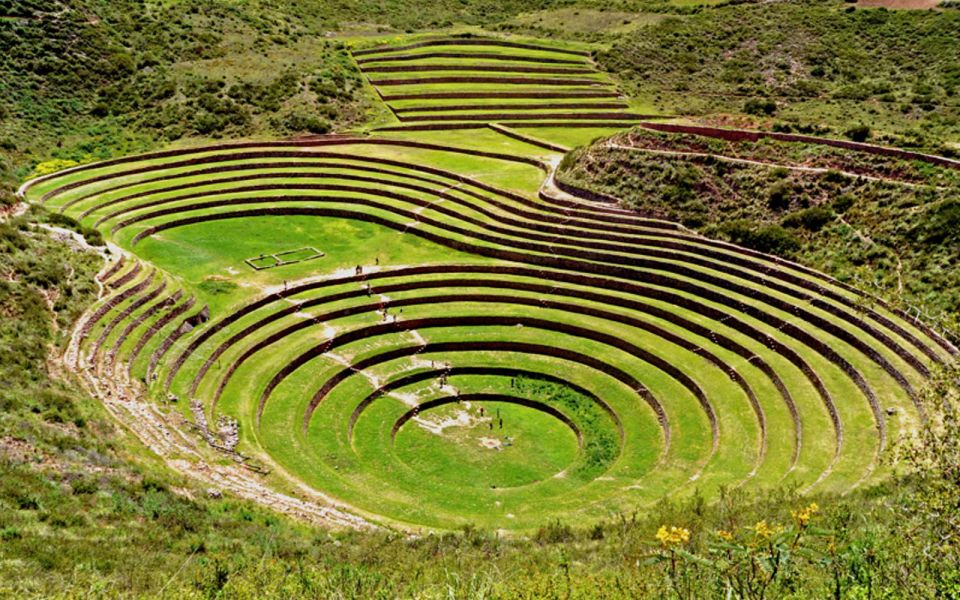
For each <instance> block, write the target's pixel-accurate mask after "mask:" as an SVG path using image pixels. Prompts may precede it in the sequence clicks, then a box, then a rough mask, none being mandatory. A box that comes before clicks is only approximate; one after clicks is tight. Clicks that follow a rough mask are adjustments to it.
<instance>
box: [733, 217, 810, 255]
mask: <svg viewBox="0 0 960 600" xmlns="http://www.w3.org/2000/svg"><path fill="white" fill-rule="evenodd" d="M716 233H717V234H719V235H720V236H721V237H723V238H725V239H727V240H729V241H731V242H733V243H734V244H739V245H741V246H745V247H747V248H751V249H753V250H758V251H760V252H766V253H769V254H777V255H780V256H789V255H790V254H792V253H793V252H796V251H797V250H799V248H800V242H799V241H798V240H797V238H795V237H794V236H793V234H791V233H790V232H789V231H787V230H786V229H784V228H783V227H781V226H779V225H759V224H757V223H752V222H750V221H747V220H743V219H741V220H736V221H728V222H726V223H723V224H721V225H720V226H719V227H717V228H716Z"/></svg>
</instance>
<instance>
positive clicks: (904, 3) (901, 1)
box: [857, 0, 940, 9]
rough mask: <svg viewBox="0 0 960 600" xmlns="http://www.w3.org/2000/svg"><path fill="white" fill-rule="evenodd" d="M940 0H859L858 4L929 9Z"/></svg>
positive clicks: (870, 6) (934, 6)
mask: <svg viewBox="0 0 960 600" xmlns="http://www.w3.org/2000/svg"><path fill="white" fill-rule="evenodd" d="M938 4H940V0H859V2H857V6H863V7H866V8H876V7H883V8H893V9H897V8H905V9H927V8H936V6H937V5H938Z"/></svg>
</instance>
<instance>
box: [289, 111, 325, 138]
mask: <svg viewBox="0 0 960 600" xmlns="http://www.w3.org/2000/svg"><path fill="white" fill-rule="evenodd" d="M282 124H283V127H284V129H286V130H287V131H293V132H301V131H306V132H309V133H315V134H323V133H329V131H330V123H328V122H327V121H324V120H323V119H320V118H318V117H315V116H313V115H308V114H305V113H302V112H292V113H290V114H288V115H287V116H285V117H284V118H283V121H282Z"/></svg>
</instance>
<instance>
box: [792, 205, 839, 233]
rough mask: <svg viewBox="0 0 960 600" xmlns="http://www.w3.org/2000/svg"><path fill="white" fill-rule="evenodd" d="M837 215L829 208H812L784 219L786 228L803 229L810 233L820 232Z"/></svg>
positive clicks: (799, 211)
mask: <svg viewBox="0 0 960 600" xmlns="http://www.w3.org/2000/svg"><path fill="white" fill-rule="evenodd" d="M834 217H835V215H834V213H833V211H832V210H831V209H829V208H826V207H823V206H812V207H810V208H806V209H804V210H798V211H796V212H793V213H790V214H789V215H787V216H786V217H784V219H783V222H782V223H783V226H784V227H793V228H797V227H803V228H804V229H807V230H809V231H820V230H821V229H823V226H824V225H826V224H827V223H829V222H830V221H832V220H833V219H834Z"/></svg>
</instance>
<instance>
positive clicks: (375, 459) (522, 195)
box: [25, 37, 956, 530]
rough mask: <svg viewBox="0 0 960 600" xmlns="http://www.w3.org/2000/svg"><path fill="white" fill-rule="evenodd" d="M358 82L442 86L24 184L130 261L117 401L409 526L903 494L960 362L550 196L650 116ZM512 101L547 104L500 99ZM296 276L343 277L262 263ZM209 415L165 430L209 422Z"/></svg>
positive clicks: (588, 196)
mask: <svg viewBox="0 0 960 600" xmlns="http://www.w3.org/2000/svg"><path fill="white" fill-rule="evenodd" d="M354 54H355V56H356V57H357V59H358V63H359V64H360V65H361V67H363V68H365V69H368V70H367V73H368V75H369V76H371V77H372V78H373V81H374V82H377V81H378V80H379V81H380V82H381V84H382V83H383V81H384V80H389V79H394V78H395V79H398V80H404V81H408V80H410V81H412V80H418V81H419V82H420V83H417V84H411V85H409V86H408V85H407V84H404V85H402V86H400V85H397V86H394V85H389V84H388V85H384V86H383V87H384V88H385V89H382V90H381V93H383V94H384V99H385V100H386V101H387V102H390V103H391V108H392V109H393V110H394V111H395V114H396V115H398V116H399V118H400V119H401V120H408V121H410V120H412V121H415V122H416V124H415V125H405V126H404V125H397V127H400V126H403V127H406V128H407V130H406V131H405V132H404V133H398V134H396V137H392V138H391V137H384V136H380V135H374V136H369V137H351V136H346V137H343V136H341V137H317V138H312V139H309V140H296V141H282V142H241V143H234V144H223V145H218V146H207V147H202V148H194V149H178V150H172V151H164V152H158V153H153V154H149V155H144V156H137V157H128V158H124V159H119V160H113V161H108V162H105V163H100V164H91V165H83V166H81V167H78V168H75V169H70V170H67V171H64V172H61V173H58V174H54V175H52V176H49V177H44V178H40V179H38V180H36V181H35V182H33V183H32V184H31V185H28V186H26V188H25V189H26V192H27V195H28V197H29V199H30V200H32V201H35V202H42V203H45V204H46V205H47V206H48V207H49V208H51V209H57V210H60V211H62V212H63V213H65V214H67V215H69V216H71V217H75V218H78V219H79V220H80V221H81V222H82V223H83V224H84V225H87V226H92V227H95V228H97V229H98V230H100V231H101V232H104V233H105V235H106V236H107V237H108V238H109V239H110V240H111V241H112V242H114V243H116V244H118V245H119V246H121V247H122V248H123V249H124V250H125V251H126V252H127V254H126V255H125V256H124V257H123V258H122V259H119V260H117V261H116V262H115V263H113V264H111V265H108V266H106V267H105V268H104V271H103V272H102V274H101V275H100V277H99V279H100V281H101V283H102V285H103V295H102V298H101V300H100V301H99V302H98V303H97V304H95V305H94V306H93V307H91V309H90V311H88V314H87V316H86V317H85V318H84V320H82V321H81V324H80V326H79V327H78V329H77V331H76V335H78V336H80V339H81V343H80V344H79V348H80V351H81V352H82V353H84V354H85V356H86V358H87V360H88V361H89V362H90V366H91V367H93V368H94V369H95V372H96V373H97V374H98V376H100V377H103V378H107V377H115V378H116V379H117V381H118V382H120V383H121V384H122V385H128V384H129V385H133V381H132V380H134V381H140V382H142V383H143V384H144V385H145V386H146V390H147V393H148V394H149V395H150V396H151V397H154V398H158V399H160V398H164V397H165V396H166V395H167V394H168V393H172V394H174V395H176V396H178V397H180V398H183V399H191V400H193V399H196V400H197V401H199V403H200V405H201V406H202V411H203V412H202V414H201V417H203V419H200V421H203V422H206V423H214V422H216V421H217V419H219V418H220V417H230V418H232V419H235V420H236V421H237V423H239V431H240V439H239V446H238V448H237V449H238V450H239V451H240V452H241V453H243V454H244V455H247V456H252V457H254V458H255V459H257V460H258V461H260V462H262V463H263V464H267V465H270V469H272V470H274V472H273V473H272V474H270V475H267V476H265V478H264V483H265V484H266V485H273V486H277V488H278V489H283V490H289V489H290V486H291V483H290V482H291V480H292V481H296V482H302V483H304V484H306V485H309V486H312V487H314V488H316V489H318V490H320V491H322V492H324V493H325V494H328V495H329V496H330V497H332V498H334V499H336V501H337V502H339V503H342V504H344V505H346V506H348V507H350V508H351V509H352V510H354V511H355V512H357V513H359V514H361V515H363V516H365V517H368V518H370V519H372V520H374V521H377V522H384V523H388V524H398V525H403V526H411V527H422V526H426V527H437V528H454V527H459V526H462V525H464V524H466V523H473V524H477V525H481V526H485V527H495V528H505V529H517V530H530V529H533V528H535V527H537V526H539V525H541V524H542V523H543V522H544V520H551V519H555V518H558V519H564V520H573V521H594V520H597V519H602V518H607V517H609V515H611V514H616V513H618V512H623V511H629V510H636V508H637V507H638V506H641V507H642V506H644V505H647V504H649V503H653V502H656V501H658V500H660V499H661V498H663V497H664V496H668V495H671V494H690V493H693V492H694V491H695V490H698V489H699V490H701V491H703V492H704V493H706V494H707V495H708V496H709V495H712V494H714V493H716V491H717V490H718V489H720V488H721V487H730V486H733V487H736V486H749V487H754V488H762V487H767V486H774V485H781V484H788V485H796V486H799V487H800V488H801V489H808V488H811V487H816V488H818V489H824V490H830V491H837V492H843V491H845V490H849V489H850V488H852V487H855V486H857V485H860V484H861V483H863V482H865V481H873V480H876V479H878V478H882V477H883V476H884V475H885V474H886V473H887V472H888V470H889V467H888V466H886V465H884V464H882V463H881V462H880V460H879V457H880V455H881V452H882V451H883V449H884V448H885V447H886V446H887V445H888V443H889V441H890V440H892V439H895V438H897V437H898V436H900V435H901V434H906V433H909V432H911V431H912V430H913V429H915V428H916V426H917V424H918V423H919V422H920V421H921V420H922V419H923V418H924V415H923V414H922V412H921V411H920V410H919V409H918V407H917V406H916V405H915V402H914V398H913V390H914V389H916V388H917V386H918V385H919V384H921V383H922V382H923V381H924V379H925V378H926V376H927V375H928V374H929V372H930V369H931V367H933V366H934V365H936V364H937V363H942V362H946V361H948V360H951V358H952V356H954V355H955V354H956V349H955V348H953V347H952V346H951V345H950V344H949V343H947V342H946V341H945V340H942V339H941V338H939V337H938V336H937V335H936V334H934V333H933V332H932V331H931V330H929V329H928V328H926V327H924V326H922V325H920V324H916V323H914V322H911V321H910V320H908V319H906V318H904V317H903V315H901V314H899V313H897V312H896V311H893V310H891V309H889V308H888V307H886V306H884V305H883V304H881V303H878V302H875V301H874V300H873V299H872V298H870V297H869V296H867V295H865V294H863V293H861V292H859V291H857V290H855V289H853V288H851V287H850V286H848V285H845V284H842V283H840V282H837V281H835V280H833V279H831V278H829V277H827V276H826V275H824V274H822V273H819V272H816V271H814V270H812V269H809V268H807V267H804V266H802V265H798V264H794V263H791V262H789V261H785V260H782V259H777V258H775V257H771V256H767V255H764V254H761V253H758V252H755V251H751V250H747V249H744V248H739V247H737V246H734V245H731V244H728V243H724V242H719V241H715V240H709V239H706V238H703V237H701V236H698V235H695V234H693V233H691V232H689V231H687V230H685V229H684V228H682V227H680V226H678V225H676V224H673V223H668V222H664V221H659V220H655V219H646V218H643V217H641V216H639V215H636V214H632V213H630V212H629V211H626V210H624V209H623V208H620V207H619V206H618V205H617V201H616V199H614V198H609V197H604V196H602V195H598V194H593V193H591V192H589V191H586V190H580V189H578V188H576V187H574V186H570V185H568V184H565V183H563V182H552V183H551V182H547V183H546V184H545V183H544V179H545V178H547V177H549V176H550V173H551V172H552V170H551V166H550V165H552V164H556V161H557V160H558V159H559V153H560V152H561V151H562V145H561V143H558V142H559V140H564V141H566V140H568V139H576V136H573V135H572V134H570V133H569V132H570V131H572V130H574V129H580V128H582V129H584V131H585V133H583V134H581V135H587V134H589V133H590V132H592V131H602V129H599V128H598V126H599V125H603V124H610V125H613V124H614V123H615V122H616V121H615V120H611V119H614V118H615V119H624V120H626V121H629V119H630V118H631V116H632V113H630V112H627V111H628V110H629V104H628V103H626V102H623V101H622V100H620V99H619V96H618V94H617V92H616V90H615V88H613V87H610V88H609V89H608V90H604V91H602V93H603V94H607V95H606V96H600V97H596V98H594V97H590V96H586V97H585V96H580V95H578V94H580V93H581V92H586V91H590V90H587V89H585V88H584V89H580V88H568V89H563V88H564V87H566V86H560V85H556V86H554V85H548V84H546V83H544V82H545V81H552V80H561V79H562V80H564V81H565V82H569V81H570V78H577V77H583V76H587V75H589V81H590V82H591V83H594V82H600V83H603V84H604V85H605V84H606V83H607V80H606V79H605V76H603V75H602V74H599V73H595V72H594V71H592V63H591V62H590V60H589V53H588V52H587V51H586V50H584V49H582V48H575V47H569V46H562V45H559V44H549V43H543V44H537V43H531V42H528V41H517V40H510V39H500V38H495V39H478V38H463V37H455V38H440V39H436V38H427V39H416V40H414V41H412V42H407V41H401V42H397V43H394V44H391V45H389V46H383V47H375V48H358V49H356V50H355V52H354ZM490 56H493V57H496V58H487V57H490ZM485 66H491V67H493V68H491V69H490V71H491V73H494V74H493V75H491V74H486V75H484V68H485ZM588 71H589V73H588ZM448 73H451V74H452V75H449V76H448V75H447V74H448ZM425 74H426V75H425ZM503 74H506V75H503ZM513 74H516V75H517V78H522V79H525V80H527V83H524V84H511V85H509V86H507V87H509V88H511V90H510V91H504V90H502V89H499V86H497V85H488V84H485V83H482V81H483V80H484V79H493V80H495V81H499V82H501V83H503V79H504V77H506V78H507V79H513V77H512V75H513ZM533 75H535V77H534V76H533ZM561 76H562V77H561ZM567 76H569V78H568V77H567ZM438 78H442V79H443V81H444V82H445V83H427V84H424V83H422V82H423V81H424V80H427V81H429V80H431V79H433V80H436V79H438ZM451 78H452V79H451ZM530 81H533V82H539V83H537V84H533V85H531V84H530V83H529V82H530ZM520 86H523V88H522V89H514V88H518V87H520ZM394 87H411V88H412V90H413V91H412V93H411V94H399V95H394V92H393V91H387V90H390V89H392V88H394ZM547 88H557V89H547ZM511 92H519V95H510V94H511ZM557 94H560V95H559V96H557V97H551V96H556V95H557ZM391 98H392V99H391ZM585 98H586V99H585ZM621 111H622V112H621ZM515 119H516V120H515ZM488 120H489V121H496V120H504V121H508V122H509V123H508V125H507V126H506V127H504V126H500V125H491V126H488V125H487V122H488ZM447 127H472V128H474V129H469V130H464V131H462V132H461V131H458V130H455V129H450V130H444V128H447ZM513 127H536V128H537V129H531V130H530V133H529V134H528V133H527V132H526V131H525V130H523V129H520V130H519V131H517V130H514V129H512V128H513ZM415 128H421V129H423V130H426V129H429V128H437V129H438V131H436V132H430V131H420V132H418V133H413V132H414V131H417V130H416V129H415ZM541 133H542V134H543V135H541ZM531 135H532V136H533V137H532V138H531V137H529V136H531ZM564 143H566V142H564ZM302 248H315V249H316V250H318V251H319V252H322V253H323V255H322V256H321V257H318V258H316V259H315V260H310V261H300V262H294V263H291V264H289V265H281V266H277V267H276V268H271V269H260V270H257V269H253V268H251V267H250V266H249V263H248V262H247V260H248V259H250V258H251V257H257V256H258V255H268V256H270V255H275V254H277V253H284V252H292V251H296V250H298V249H302ZM188 405H193V406H196V404H195V403H192V402H181V403H179V405H177V407H176V408H172V409H171V410H180V411H182V412H183V413H184V414H183V416H184V417H185V418H186V419H189V420H193V419H197V414H199V413H194V412H193V410H194V409H193V408H190V407H189V406H188ZM196 410H199V409H196ZM501 419H502V423H501ZM200 421H198V422H200ZM208 435H212V436H214V437H215V436H216V435H217V434H216V432H210V433H209V434H208Z"/></svg>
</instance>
